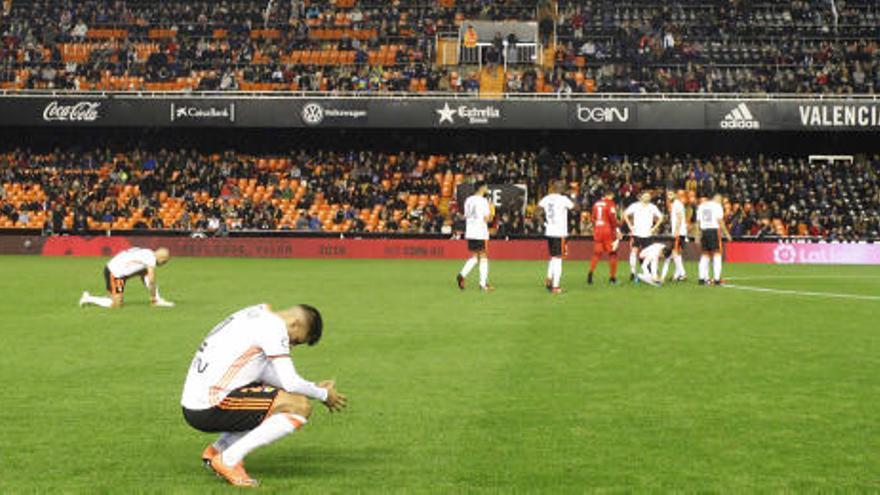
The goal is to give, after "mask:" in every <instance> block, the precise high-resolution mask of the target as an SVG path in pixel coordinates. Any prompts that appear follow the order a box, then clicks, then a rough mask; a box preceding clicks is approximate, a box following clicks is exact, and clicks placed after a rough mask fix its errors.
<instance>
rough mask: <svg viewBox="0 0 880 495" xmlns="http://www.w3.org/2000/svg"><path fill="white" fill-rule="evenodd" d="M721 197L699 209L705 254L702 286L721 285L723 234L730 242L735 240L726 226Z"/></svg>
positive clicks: (701, 273) (700, 266)
mask: <svg viewBox="0 0 880 495" xmlns="http://www.w3.org/2000/svg"><path fill="white" fill-rule="evenodd" d="M721 201H722V198H721V195H720V194H715V195H714V196H712V199H711V200H709V201H706V202H704V203H702V204H701V205H700V206H699V207H698V208H697V221H698V222H699V223H700V245H701V247H702V248H703V254H701V255H700V265H699V272H700V273H699V275H700V282H699V283H700V285H706V284H713V283H714V284H716V285H721V284H722V280H721V264H722V261H721V254H722V252H723V245H722V241H721V234H722V233H724V237H726V238H727V240H728V241H731V240H733V239H732V238H731V237H730V232H729V231H728V230H727V225H725V224H724V207H723V206H721ZM709 256H711V257H712V265H713V272H714V275H715V277H714V279H710V278H709Z"/></svg>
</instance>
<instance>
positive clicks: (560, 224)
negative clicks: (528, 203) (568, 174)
mask: <svg viewBox="0 0 880 495" xmlns="http://www.w3.org/2000/svg"><path fill="white" fill-rule="evenodd" d="M538 206H540V207H541V208H543V209H544V235H546V236H547V237H568V210H571V209H572V208H574V202H573V201H572V200H571V198H569V197H568V196H565V195H563V194H556V193H552V194H548V195H546V196H544V197H543V198H542V199H541V202H540V203H538Z"/></svg>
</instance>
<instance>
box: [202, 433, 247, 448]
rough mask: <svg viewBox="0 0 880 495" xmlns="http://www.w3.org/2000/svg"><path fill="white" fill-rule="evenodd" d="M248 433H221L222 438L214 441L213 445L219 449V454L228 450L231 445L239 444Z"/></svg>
mask: <svg viewBox="0 0 880 495" xmlns="http://www.w3.org/2000/svg"><path fill="white" fill-rule="evenodd" d="M247 433H248V432H246V431H234V432H226V433H221V434H220V437H219V438H217V440H215V441H214V443H212V444H211V445H213V446H214V448H215V449H217V451H218V452H223V451H224V450H226V449H228V448H229V446H230V445H232V444H234V443H235V442H237V441H238V440H239V439H240V438H241V437H243V436H245V435H247Z"/></svg>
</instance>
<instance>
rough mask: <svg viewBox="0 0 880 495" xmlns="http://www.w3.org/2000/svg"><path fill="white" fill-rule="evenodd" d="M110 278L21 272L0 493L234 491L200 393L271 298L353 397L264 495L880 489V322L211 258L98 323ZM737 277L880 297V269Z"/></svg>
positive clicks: (702, 293)
mask: <svg viewBox="0 0 880 495" xmlns="http://www.w3.org/2000/svg"><path fill="white" fill-rule="evenodd" d="M104 261H105V260H101V259H97V258H91V259H89V258H81V259H74V258H37V257H0V273H2V274H3V278H4V283H3V285H2V289H0V314H2V323H0V328H2V331H0V343H2V349H3V357H2V360H0V377H2V379H3V382H4V386H5V390H4V392H3V394H2V397H3V398H2V401H0V425H2V426H0V432H2V434H0V493H18V492H52V493H56V492H82V493H131V492H156V493H208V492H216V493H224V492H230V493H231V491H232V489H231V488H228V487H226V486H225V485H223V484H222V483H221V482H220V481H219V480H217V479H216V478H215V477H213V476H212V475H210V474H209V473H207V472H206V471H205V470H203V469H202V468H201V467H200V464H199V462H198V456H199V454H200V452H201V450H202V448H203V447H204V446H205V445H206V444H207V443H209V442H210V441H212V440H213V437H212V436H209V435H205V434H202V433H199V432H197V431H194V430H192V429H190V428H189V427H188V426H187V425H186V424H185V423H184V421H183V419H182V416H181V412H180V407H179V405H178V404H179V395H180V391H181V386H182V383H183V378H184V375H185V373H186V370H187V367H188V365H189V361H190V359H191V357H192V355H193V352H194V350H195V348H196V347H197V345H198V344H199V342H200V341H201V339H202V337H203V336H204V335H205V334H206V333H207V332H208V330H209V329H210V328H211V327H212V326H213V325H214V324H215V323H217V322H218V321H219V320H221V319H222V318H223V317H224V316H226V315H227V314H229V313H231V312H233V311H235V310H237V309H239V308H241V307H243V306H246V305H250V304H253V303H257V302H263V301H265V302H270V303H273V304H274V305H276V306H280V305H284V304H289V303H297V302H308V303H311V304H314V305H316V306H318V307H319V308H321V309H322V311H323V313H324V319H325V339H324V340H323V341H322V343H321V344H320V345H319V346H317V347H314V348H297V349H296V350H295V351H294V360H295V362H296V364H297V367H298V370H299V371H300V372H301V373H302V374H303V375H304V376H306V377H308V378H311V379H315V380H318V379H326V378H335V379H336V380H337V382H338V385H339V388H340V390H341V391H343V392H345V393H347V394H348V395H349V399H350V409H349V410H348V411H346V412H345V413H343V414H340V415H333V416H331V415H329V414H328V413H327V412H326V411H325V410H323V408H321V410H318V411H317V412H316V414H315V415H314V416H313V420H312V422H311V423H310V424H309V425H308V426H307V427H306V428H305V429H304V430H303V431H302V432H297V433H295V434H294V435H293V436H291V437H288V438H285V439H284V440H282V441H280V442H278V443H276V444H274V445H271V446H269V447H267V448H264V449H261V450H259V451H256V452H255V453H253V454H252V455H251V456H249V457H248V460H247V463H248V470H249V472H250V473H251V474H252V475H253V476H255V477H257V478H259V479H261V481H262V482H263V487H262V488H261V490H262V491H263V492H265V493H297V494H300V493H352V492H382V493H388V492H399V493H415V492H431V493H463V492H494V493H511V492H538V491H544V492H551V493H563V492H570V493H582V492H586V491H600V492H633V491H635V492H646V491H651V492H670V491H679V492H707V491H708V492H726V493H733V492H754V491H764V492H780V491H788V492H798V493H801V492H831V491H837V492H878V491H880V427H878V425H880V419H878V418H880V345H878V344H880V336H878V333H880V325H878V323H877V319H876V318H877V315H878V314H880V301H878V300H854V299H845V298H844V299H830V298H829V299H826V298H816V297H801V296H796V295H789V294H761V293H755V292H746V291H738V290H735V289H721V288H701V287H698V286H697V285H696V284H695V283H693V282H691V283H687V284H685V285H679V286H670V287H665V288H663V289H653V288H650V287H646V286H630V285H629V284H624V285H622V286H619V287H609V286H607V285H606V284H605V283H604V279H605V276H604V273H605V272H604V270H605V266H604V265H603V266H602V267H601V269H600V271H601V275H600V277H599V278H600V279H601V280H602V282H601V283H599V284H598V285H596V286H593V287H589V288H588V287H587V286H586V285H585V284H584V283H583V280H582V278H583V277H584V271H585V265H584V263H583V262H577V263H575V262H567V263H566V270H567V271H566V275H565V278H564V285H566V286H568V288H569V289H570V292H569V293H567V294H564V295H562V296H559V297H553V296H550V295H548V294H547V293H546V292H545V291H544V290H543V289H542V288H541V283H542V281H543V277H544V272H545V265H544V263H538V262H495V263H493V264H492V280H493V283H494V284H495V285H496V287H497V289H498V290H497V291H496V292H494V293H491V294H481V293H479V292H477V291H474V290H468V291H466V292H463V293H462V292H459V291H458V290H457V289H455V288H454V287H453V281H452V279H453V275H454V273H455V272H456V271H457V270H458V268H459V266H460V263H458V262H417V261H400V262H392V261H305V260H245V259H192V258H191V259H175V260H173V261H172V263H171V264H169V265H168V266H167V267H163V268H162V269H160V281H161V285H162V287H163V291H162V292H163V295H164V296H166V297H167V298H168V299H170V300H173V301H175V302H177V304H178V306H177V307H176V308H173V309H151V308H149V307H148V306H147V305H146V304H145V301H144V300H145V293H144V289H143V288H142V287H141V286H140V284H139V283H136V284H133V285H132V286H131V287H130V289H129V294H128V302H129V304H128V306H127V307H126V308H124V309H122V310H119V311H107V310H103V309H100V308H87V309H80V308H78V307H77V306H76V300H77V298H78V296H79V293H80V291H81V290H82V289H90V290H92V291H93V292H100V291H101V290H102V289H103V287H102V286H103V280H102V278H101V274H100V269H101V267H102V264H103V263H104ZM688 268H689V271H690V273H691V274H692V275H693V274H694V271H695V267H694V266H689V267H688ZM726 275H727V276H729V277H732V278H733V282H734V283H737V284H742V285H749V286H756V287H766V288H774V289H784V290H800V291H827V292H835V293H848V294H860V295H875V296H876V295H880V267H795V266H789V267H772V266H755V265H727V267H726ZM473 276H474V275H472V277H473ZM779 276H783V277H788V278H753V279H741V278H739V277H779ZM473 283H474V282H473V279H472V280H471V284H472V285H473Z"/></svg>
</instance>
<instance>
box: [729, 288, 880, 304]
mask: <svg viewBox="0 0 880 495" xmlns="http://www.w3.org/2000/svg"><path fill="white" fill-rule="evenodd" d="M722 287H725V288H728V289H737V290H746V291H751V292H768V293H771V294H785V295H789V296H803V297H828V298H835V299H856V300H859V301H880V296H863V295H859V294H838V293H835V292H809V291H800V290H784V289H768V288H766V287H749V286H747V285H734V284H725V285H722Z"/></svg>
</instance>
